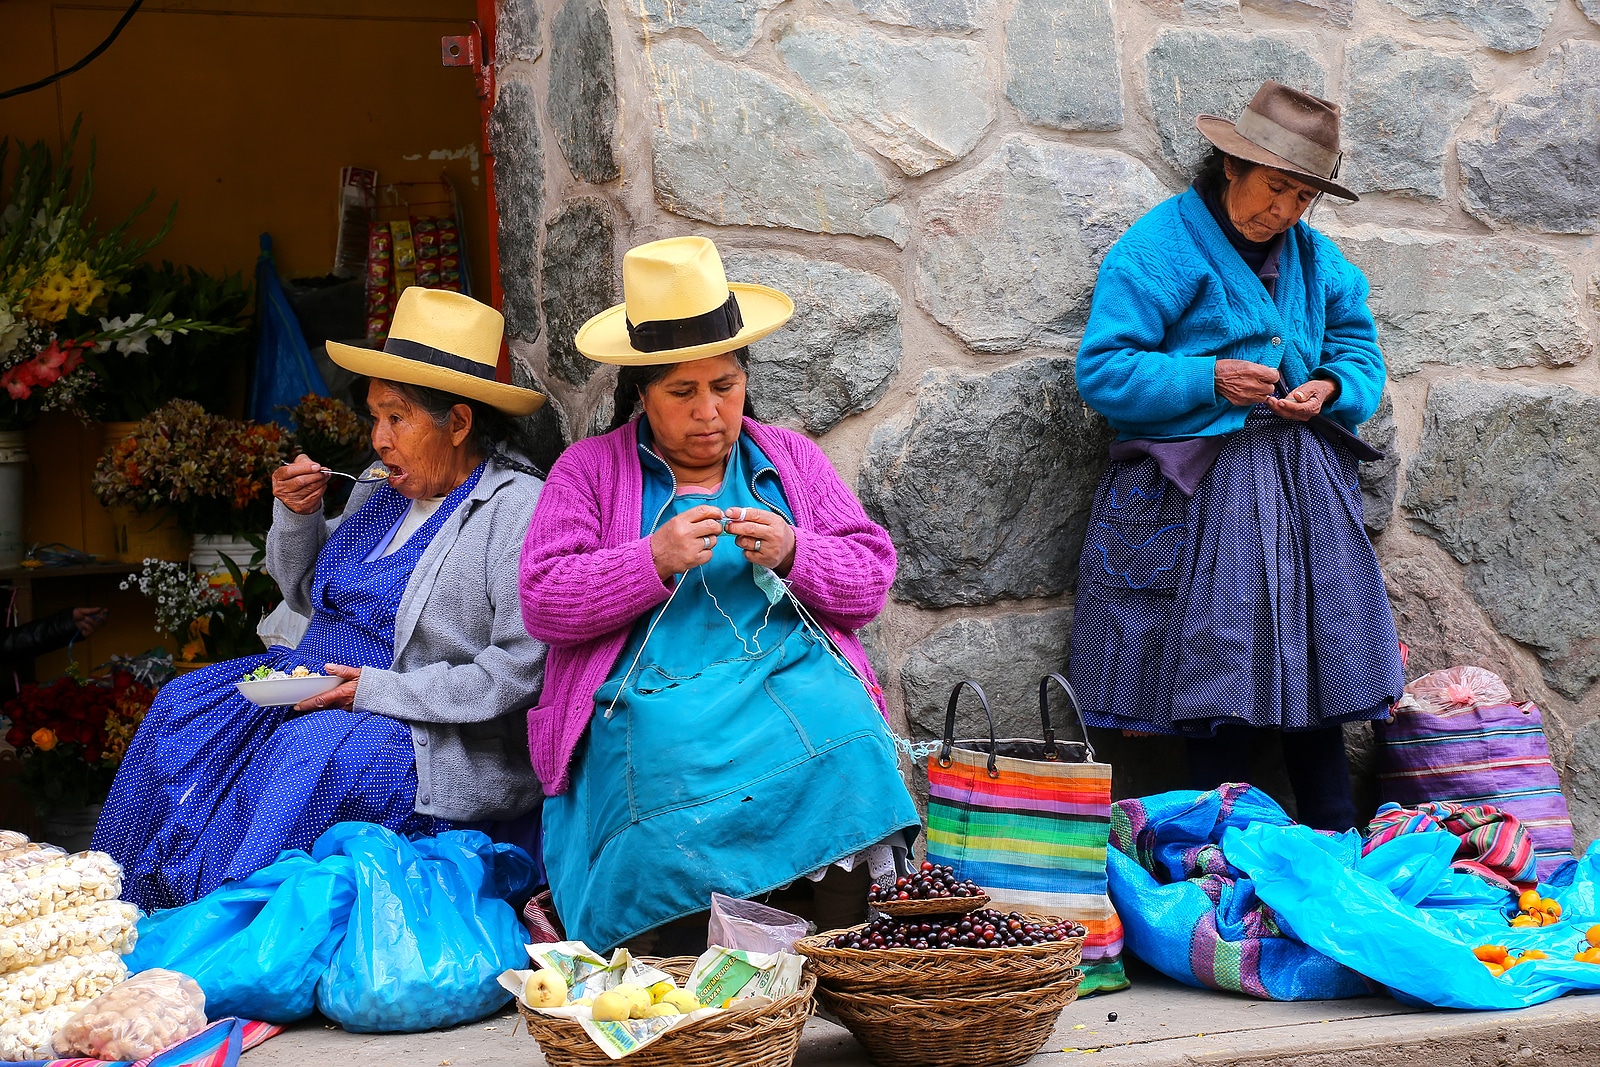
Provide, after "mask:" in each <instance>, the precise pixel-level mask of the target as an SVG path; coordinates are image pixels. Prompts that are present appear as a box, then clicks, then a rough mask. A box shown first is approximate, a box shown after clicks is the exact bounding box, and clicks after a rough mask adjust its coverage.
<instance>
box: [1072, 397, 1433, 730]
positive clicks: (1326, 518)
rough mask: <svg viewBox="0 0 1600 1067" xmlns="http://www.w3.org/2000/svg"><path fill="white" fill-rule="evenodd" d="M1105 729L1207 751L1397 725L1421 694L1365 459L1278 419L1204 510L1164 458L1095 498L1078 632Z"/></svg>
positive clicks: (1146, 461)
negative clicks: (1396, 607) (1267, 737)
mask: <svg viewBox="0 0 1600 1067" xmlns="http://www.w3.org/2000/svg"><path fill="white" fill-rule="evenodd" d="M1071 676H1072V686H1073V689H1074V690H1076V692H1077V694H1078V698H1079V700H1080V701H1081V702H1082V705H1083V711H1084V718H1085V719H1086V720H1087V721H1088V723H1089V725H1091V726H1100V727H1108V728H1113V729H1128V730H1140V731H1145V732H1149V733H1162V734H1180V735H1191V736H1209V735H1211V734H1212V733H1214V732H1215V730H1216V728H1217V727H1218V726H1220V725H1223V724H1228V723H1237V724H1240V725H1245V726H1252V727H1275V728H1279V729H1284V730H1312V729H1318V728H1321V727H1324V726H1329V725H1332V724H1335V723H1340V722H1348V721H1355V720H1361V719H1381V718H1385V717H1387V715H1388V709H1389V706H1390V705H1391V704H1392V703H1393V702H1394V701H1395V700H1397V699H1399V697H1400V695H1401V692H1402V690H1403V688H1404V686H1405V679H1404V676H1403V674H1402V672H1401V665H1400V655H1399V642H1398V640H1397V638H1396V635H1395V627H1394V616H1393V614H1392V613H1391V612H1390V609H1389V601H1388V597H1387V595H1386V593H1385V591H1384V585H1383V574H1382V572H1381V571H1380V570H1379V569H1378V561H1377V557H1376V555H1375V554H1374V553H1373V550H1372V543H1371V542H1370V541H1369V540H1368V538H1367V534H1366V530H1365V528H1364V527H1363V526H1362V508H1361V493H1360V489H1359V487H1358V485H1357V482H1356V466H1355V461H1354V460H1353V459H1352V458H1351V457H1350V456H1349V455H1348V454H1347V453H1346V452H1345V451H1344V450H1343V449H1341V448H1338V447H1337V446H1334V445H1331V444H1329V443H1327V442H1326V441H1324V440H1323V439H1322V438H1320V437H1318V436H1317V435H1316V434H1315V433H1313V432H1312V431H1311V430H1310V429H1309V428H1307V427H1306V425H1305V424H1304V423H1297V422H1290V421H1288V420H1285V419H1282V418H1279V417H1278V416H1276V415H1274V414H1272V413H1271V412H1270V411H1268V410H1267V409H1266V408H1264V407H1258V408H1256V409H1255V410H1254V411H1252V412H1251V414H1250V417H1249V418H1248V420H1247V421H1246V423H1245V427H1244V429H1242V430H1240V431H1239V432H1238V433H1235V434H1233V435H1232V436H1231V437H1230V438H1229V440H1228V443H1227V444H1226V445H1224V446H1223V448H1222V451H1221V452H1220V454H1219V455H1218V457H1217V460H1216V463H1215V465H1214V466H1213V467H1212V469H1211V471H1210V473H1209V474H1207V475H1206V477H1205V478H1204V479H1203V480H1202V481H1201V483H1200V485H1199V487H1198V489H1197V490H1196V492H1195V494H1194V496H1193V497H1185V496H1184V495H1183V494H1182V493H1181V492H1180V491H1179V490H1178V489H1177V488H1176V487H1175V486H1173V485H1172V484H1171V483H1170V482H1168V481H1167V480H1166V479H1165V478H1164V477H1162V475H1161V472H1160V470H1159V469H1158V468H1157V466H1156V463H1155V460H1153V459H1150V458H1148V457H1144V458H1141V459H1139V460H1138V461H1136V462H1126V463H1119V462H1113V463H1112V464H1111V466H1110V468H1109V469H1107V471H1106V473H1105V477H1104V478H1103V479H1102V480H1101V483H1100V487H1099V489H1098V491H1097V492H1096V494H1095V499H1094V506H1093V510H1092V512H1091V514H1090V519H1089V528H1088V531H1087V534H1086V536H1085V538H1084V545H1083V555H1082V558H1081V560H1080V562H1079V573H1078V596H1077V601H1076V604H1075V608H1074V615H1073V620H1072V656H1071Z"/></svg>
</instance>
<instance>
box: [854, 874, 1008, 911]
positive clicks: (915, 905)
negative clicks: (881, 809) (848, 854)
mask: <svg viewBox="0 0 1600 1067" xmlns="http://www.w3.org/2000/svg"><path fill="white" fill-rule="evenodd" d="M867 903H868V904H871V905H872V907H873V908H874V909H876V910H877V911H880V912H882V913H883V914H885V915H894V916H896V917H901V916H908V915H964V914H965V913H967V912H969V911H976V910H977V909H978V908H981V907H983V906H984V905H985V904H987V903H989V895H988V894H987V893H985V892H984V891H983V890H981V889H979V888H978V886H977V884H976V883H974V882H970V881H965V882H964V881H961V880H960V879H958V878H957V877H956V872H955V870H954V869H953V868H951V867H942V866H938V865H936V864H932V863H924V864H923V865H922V868H921V869H920V870H918V871H917V872H916V873H915V874H911V875H906V876H904V877H901V878H896V879H895V880H894V882H893V884H891V885H878V884H876V883H874V884H873V886H872V890H871V891H870V892H869V893H868V894H867Z"/></svg>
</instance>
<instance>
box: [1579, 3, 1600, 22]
mask: <svg viewBox="0 0 1600 1067" xmlns="http://www.w3.org/2000/svg"><path fill="white" fill-rule="evenodd" d="M1578 8H1579V10H1581V11H1582V12H1583V16H1584V18H1586V19H1588V20H1589V21H1590V22H1592V23H1594V24H1595V25H1596V26H1600V0H1578Z"/></svg>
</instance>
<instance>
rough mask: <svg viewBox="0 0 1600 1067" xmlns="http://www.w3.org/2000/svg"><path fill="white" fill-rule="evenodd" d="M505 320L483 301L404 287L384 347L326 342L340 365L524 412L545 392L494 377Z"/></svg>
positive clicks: (511, 411) (530, 410)
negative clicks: (497, 379) (510, 383)
mask: <svg viewBox="0 0 1600 1067" xmlns="http://www.w3.org/2000/svg"><path fill="white" fill-rule="evenodd" d="M505 324H506V320H505V318H504V317H503V316H501V314H500V312H498V311H496V310H495V309H494V308H492V307H490V306H489V305H488V304H480V303H479V302H478V301H476V300H474V299H472V297H470V296H464V295H462V294H461V293H452V292H450V291H448V290H445V289H424V288H422V286H420V285H413V286H410V287H408V288H407V289H406V290H405V291H404V292H403V293H401V294H400V299H399V301H397V302H396V304H395V308H394V321H393V322H392V323H390V325H389V339H388V340H387V341H385V342H384V343H383V351H381V352H378V351H374V350H373V349H370V348H357V347H356V346H355V345H342V344H340V343H338V342H337V341H329V342H328V358H330V359H332V360H333V361H334V362H335V363H337V364H339V366H341V367H343V368H344V369H345V370H348V371H354V372H355V373H357V374H365V375H367V376H368V377H372V378H384V379H387V380H388V381H392V382H405V383H406V384H408V385H421V386H425V387H427V388H429V389H438V390H440V391H442V392H446V393H454V394H455V395H457V396H464V397H466V398H467V399H469V400H481V401H483V402H484V403H485V404H488V405H489V406H490V407H492V408H494V409H496V410H497V411H503V412H505V413H506V414H507V415H529V414H532V413H533V412H535V411H537V410H539V408H540V407H541V406H542V405H543V404H544V394H542V393H536V392H534V391H533V390H532V389H523V388H520V387H519V386H515V385H505V384H503V383H501V382H497V381H495V377H494V372H495V367H497V366H498V365H499V363H500V340H501V337H502V336H503V335H504V333H505Z"/></svg>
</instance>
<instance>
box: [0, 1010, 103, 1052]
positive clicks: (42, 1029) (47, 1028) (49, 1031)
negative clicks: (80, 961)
mask: <svg viewBox="0 0 1600 1067" xmlns="http://www.w3.org/2000/svg"><path fill="white" fill-rule="evenodd" d="M92 999H93V998H83V999H80V1000H72V1001H68V1002H67V1003H65V1004H57V1005H56V1006H55V1007H53V1008H46V1009H44V1010H43V1011H30V1012H28V1013H27V1014H26V1015H17V1016H12V1017H8V1018H7V1019H6V1020H5V1021H4V1022H0V1060H49V1059H54V1058H55V1049H54V1047H53V1046H52V1045H51V1040H52V1039H53V1038H54V1037H55V1033H56V1031H57V1030H59V1029H61V1024H62V1023H64V1022H66V1021H67V1020H68V1019H70V1018H72V1017H73V1016H74V1015H76V1014H77V1013H78V1012H80V1011H82V1010H83V1009H84V1008H86V1007H88V1006H89V1003H90V1001H91V1000H92Z"/></svg>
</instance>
